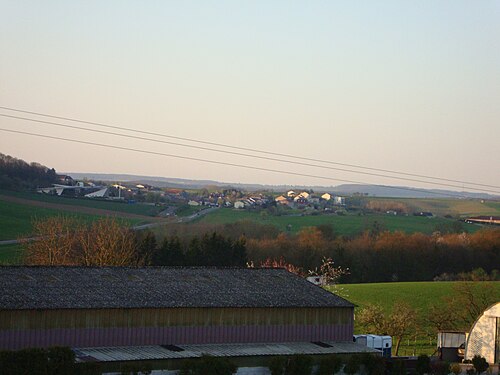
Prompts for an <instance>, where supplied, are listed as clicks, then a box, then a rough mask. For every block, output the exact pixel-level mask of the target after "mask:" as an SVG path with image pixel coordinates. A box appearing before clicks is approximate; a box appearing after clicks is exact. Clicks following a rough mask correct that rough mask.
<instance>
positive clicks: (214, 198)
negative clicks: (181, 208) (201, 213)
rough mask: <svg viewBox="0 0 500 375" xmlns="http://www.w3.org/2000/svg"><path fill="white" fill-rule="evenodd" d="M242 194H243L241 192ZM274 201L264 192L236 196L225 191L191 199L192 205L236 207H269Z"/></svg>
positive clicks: (190, 203)
mask: <svg viewBox="0 0 500 375" xmlns="http://www.w3.org/2000/svg"><path fill="white" fill-rule="evenodd" d="M239 195H242V194H239ZM271 201H272V197H269V196H266V195H263V194H251V195H247V196H241V197H238V198H234V197H233V196H228V195H227V194H224V193H219V192H215V193H211V194H209V195H208V196H207V197H197V198H196V199H191V200H189V202H188V204H189V205H190V206H209V207H234V208H237V209H241V208H255V207H267V206H268V205H269V203H270V202H271Z"/></svg>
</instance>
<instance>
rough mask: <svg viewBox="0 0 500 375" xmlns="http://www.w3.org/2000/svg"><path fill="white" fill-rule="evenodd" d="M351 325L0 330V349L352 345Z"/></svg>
mask: <svg viewBox="0 0 500 375" xmlns="http://www.w3.org/2000/svg"><path fill="white" fill-rule="evenodd" d="M352 335H353V325H352V324H341V325H340V324H339V325H314V326H313V325H280V326H277V325H274V326H257V325H254V326H195V327H186V326H177V327H135V328H127V327H119V328H55V329H31V330H29V329H19V330H14V329H10V330H0V349H22V348H31V347H49V346H70V347H98V346H139V345H164V344H177V345H182V344H211V343H213V344H216V343H246V342H253V343H258V342H299V341H301V342H310V341H352Z"/></svg>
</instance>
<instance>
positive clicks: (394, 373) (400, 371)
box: [391, 359, 406, 375]
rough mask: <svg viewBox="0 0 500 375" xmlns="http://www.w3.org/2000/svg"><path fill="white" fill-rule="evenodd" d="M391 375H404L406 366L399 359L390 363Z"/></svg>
mask: <svg viewBox="0 0 500 375" xmlns="http://www.w3.org/2000/svg"><path fill="white" fill-rule="evenodd" d="M391 375H406V364H405V362H404V361H402V360H401V359H395V360H394V361H393V362H392V368H391Z"/></svg>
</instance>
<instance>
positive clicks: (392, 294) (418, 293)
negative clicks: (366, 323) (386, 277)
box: [327, 281, 500, 355]
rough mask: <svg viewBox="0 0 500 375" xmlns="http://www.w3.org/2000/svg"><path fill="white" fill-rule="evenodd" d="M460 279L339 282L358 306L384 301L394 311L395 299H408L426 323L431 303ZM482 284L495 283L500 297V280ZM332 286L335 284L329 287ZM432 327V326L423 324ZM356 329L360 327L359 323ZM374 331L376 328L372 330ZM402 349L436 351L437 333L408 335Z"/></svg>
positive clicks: (403, 352)
mask: <svg viewBox="0 0 500 375" xmlns="http://www.w3.org/2000/svg"><path fill="white" fill-rule="evenodd" d="M456 283H457V282H432V281H431V282H407V283H372V284H344V285H339V286H338V288H340V293H339V294H341V295H342V296H343V297H344V298H346V299H348V300H349V301H351V302H352V303H354V304H355V305H357V307H356V309H355V310H358V309H361V308H363V307H364V306H366V305H367V304H380V305H381V306H382V307H383V308H384V310H385V311H390V310H391V307H392V305H393V304H394V302H395V301H405V302H407V303H408V304H409V305H411V306H412V307H413V308H414V309H415V310H417V313H418V315H419V316H420V321H421V323H420V324H422V325H425V324H426V319H425V317H426V316H427V314H428V309H429V307H430V306H431V305H432V304H434V303H436V302H438V301H440V300H441V298H443V297H446V296H450V295H453V292H454V290H453V287H454V285H456ZM478 285H481V286H483V285H492V286H493V292H494V293H495V294H496V295H497V296H498V300H500V282H498V281H491V282H481V284H479V283H478ZM327 289H329V290H332V287H327ZM421 328H423V329H429V327H428V326H421ZM355 332H356V333H370V332H360V328H359V327H356V326H355ZM372 333H373V332H372ZM402 344H403V346H402V348H401V349H400V353H399V354H400V355H413V353H416V354H421V353H426V354H432V353H433V351H434V350H435V346H436V337H419V338H417V339H416V341H415V340H409V341H408V339H405V340H404V341H403V343H402Z"/></svg>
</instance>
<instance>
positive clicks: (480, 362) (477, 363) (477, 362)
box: [472, 355, 489, 374]
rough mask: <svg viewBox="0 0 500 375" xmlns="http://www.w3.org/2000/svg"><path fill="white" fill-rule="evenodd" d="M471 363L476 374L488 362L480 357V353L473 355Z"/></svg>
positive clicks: (481, 370)
mask: <svg viewBox="0 0 500 375" xmlns="http://www.w3.org/2000/svg"><path fill="white" fill-rule="evenodd" d="M472 365H473V366H474V369H475V370H476V372H477V373H478V374H482V373H483V372H485V371H486V370H487V369H488V367H489V365H488V362H486V359H485V358H483V357H481V356H480V355H475V356H474V357H473V358H472Z"/></svg>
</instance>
